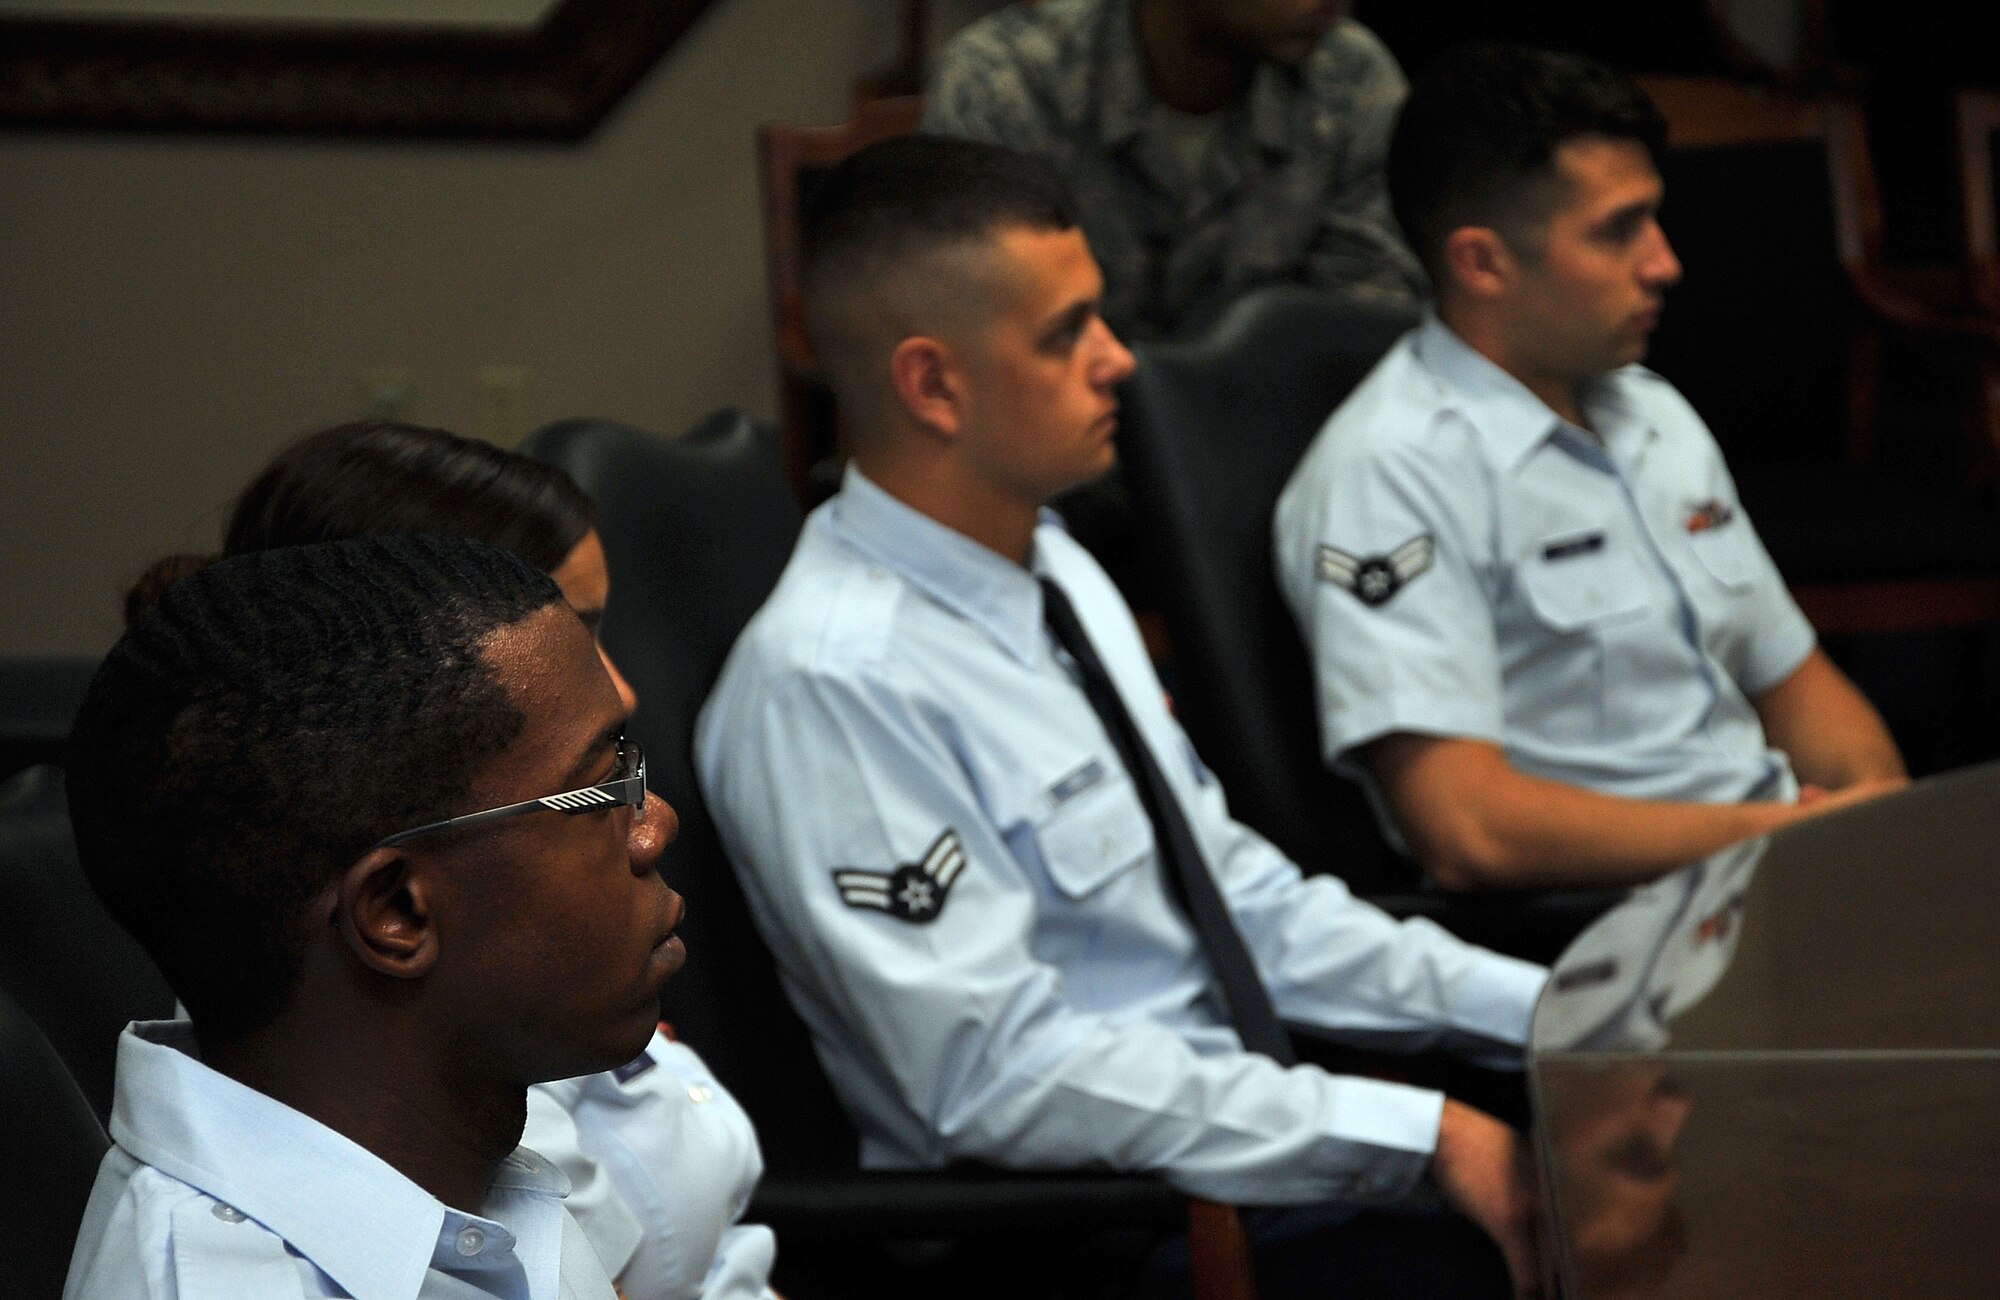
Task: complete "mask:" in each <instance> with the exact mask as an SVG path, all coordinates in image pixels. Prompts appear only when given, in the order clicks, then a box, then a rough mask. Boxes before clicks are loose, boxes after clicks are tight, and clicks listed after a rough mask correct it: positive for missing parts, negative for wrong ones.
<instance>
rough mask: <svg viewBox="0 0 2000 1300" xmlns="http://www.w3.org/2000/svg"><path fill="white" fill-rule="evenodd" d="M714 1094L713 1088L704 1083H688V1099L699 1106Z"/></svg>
mask: <svg viewBox="0 0 2000 1300" xmlns="http://www.w3.org/2000/svg"><path fill="white" fill-rule="evenodd" d="M714 1095H715V1093H714V1091H713V1090H712V1089H710V1088H708V1087H706V1086H704V1085H702V1084H699V1083H691V1084H689V1085H688V1100H689V1101H691V1102H693V1103H694V1104H695V1105H697V1106H699V1105H701V1104H702V1103H703V1102H705V1101H707V1100H708V1099H709V1098H710V1097H713V1096H714Z"/></svg>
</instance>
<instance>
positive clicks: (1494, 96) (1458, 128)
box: [1388, 45, 1667, 287]
mask: <svg viewBox="0 0 2000 1300" xmlns="http://www.w3.org/2000/svg"><path fill="white" fill-rule="evenodd" d="M1666 132H1667V128H1666V121H1665V119H1664V118H1662V117H1661V116H1660V111H1659V109H1657V108H1655V107H1654V105H1653V102H1652V100H1650V99H1648V98H1647V97H1646V92H1645V91H1643V90H1641V89H1639V87H1638V86H1637V85H1636V84H1634V83H1633V81H1632V79H1631V78H1629V77H1627V76H1625V75H1624V74H1622V73H1618V72H1614V71H1612V70H1611V69H1610V68H1607V67H1605V66H1603V65H1602V64H1599V63H1593V62H1592V61H1590V60H1589V59H1585V58H1580V57H1578V56H1576V55H1573V54H1558V53H1555V52H1553V51H1549V50H1535V49H1528V48H1525V47H1522V46H1512V45H1477V46H1468V47H1465V48H1462V49H1458V50H1454V51H1452V52H1451V53H1449V54H1446V55H1444V56H1443V57H1441V58H1439V59H1437V60H1436V61H1435V62H1433V63H1432V64H1431V65H1430V66H1429V67H1428V68H1426V69H1425V70H1424V72H1423V74H1422V75H1421V76H1419V77H1418V78H1417V79H1416V82H1415V84H1414V85H1413V86H1412V87H1411V89H1410V97H1409V99H1408V100H1407V101H1406V102H1405V103H1404V105H1403V111H1402V114H1401V116H1399V117H1398V118H1397V119H1396V129H1395V133H1394V135H1393V136H1392V137H1391V138H1390V142H1389V163H1388V179H1389V202H1390V206H1391V207H1392V208H1393V209H1394V210H1395V214H1396V220H1397V222H1398V223H1399V224H1401V226H1402V227H1403V235H1404V237H1405V238H1407V239H1408V240H1409V241H1410V247H1411V248H1412V249H1413V250H1415V252H1416V254H1417V256H1418V258H1419V259H1421V260H1422V261H1423V263H1424V269H1425V270H1427V271H1428V272H1429V273H1430V277H1431V282H1432V283H1433V284H1436V285H1438V286H1440V287H1442V286H1444V285H1445V284H1447V283H1449V281H1448V279H1447V278H1446V277H1447V275H1448V272H1447V270H1446V268H1445V266H1444V264H1443V262H1444V243H1445V239H1446V238H1447V237H1448V236H1449V235H1450V234H1451V232H1452V231H1454V230H1458V229H1460V228H1462V227H1465V226H1486V227H1490V228H1492V229H1494V230H1497V231H1499V232H1500V234H1501V235H1502V236H1503V237H1504V238H1506V240H1507V241H1508V244H1509V245H1510V246H1511V247H1513V248H1514V249H1515V251H1516V252H1519V253H1522V254H1524V255H1532V254H1535V253H1538V252H1539V245H1538V244H1537V242H1536V241H1537V240H1538V239H1539V237H1540V227H1541V224H1542V222H1544V221H1545V220H1546V219H1547V218H1548V216H1549V215H1550V214H1551V213H1552V212H1553V211H1554V210H1555V207H1556V206H1557V205H1558V204H1559V203H1560V201H1561V190H1560V189H1559V188H1558V187H1557V177H1556V170H1555V155H1556V151H1557V150H1558V149H1560V148H1562V146H1563V145H1565V144H1567V143H1569V142H1570V141H1572V140H1577V139H1582V138H1587V137H1595V138H1603V139H1611V140H1632V141H1636V142H1637V143H1639V144H1641V145H1643V146H1645V149H1646V152H1647V153H1648V154H1649V155H1651V156H1652V158H1653V159H1654V163H1655V165H1656V166H1657V165H1658V160H1659V156H1660V151H1661V149H1662V148H1663V146H1664V144H1665V141H1666Z"/></svg>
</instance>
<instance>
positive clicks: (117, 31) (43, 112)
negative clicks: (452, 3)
mask: <svg viewBox="0 0 2000 1300" xmlns="http://www.w3.org/2000/svg"><path fill="white" fill-rule="evenodd" d="M712 3H713V0H551V3H550V4H549V5H548V7H547V9H546V10H544V11H542V12H541V13H540V14H539V16H537V17H535V18H534V19H533V20H532V21H521V22H516V23H513V24H511V25H510V24H507V23H495V24H490V25H474V24H467V23H464V22H458V23H450V22H426V21H420V20H413V21H383V20H382V19H381V18H380V17H379V15H380V14H381V13H382V7H381V6H380V5H379V4H377V5H375V6H373V7H372V10H371V12H372V13H373V14H374V15H377V16H375V17H373V18H369V19H357V20H355V21H348V20H346V19H343V18H340V17H338V16H330V17H326V18H316V19H314V20H313V21H310V22H307V21H302V20H293V19H283V20H276V19H251V18H242V19H238V18H206V17H204V18H197V17H175V16H154V15H153V14H151V13H147V14H145V15H144V16H103V15H101V14H96V13H93V14H90V15H88V16H86V15H83V14H80V13H77V14H72V13H65V12H63V11H62V9H61V6H60V4H59V3H54V2H53V0H52V3H50V4H48V5H47V6H45V7H44V8H43V9H42V10H41V11H40V12H36V13H19V12H15V13H9V12H8V11H7V9H5V8H0V126H4V127H35V128H70V129H86V130H87V129H98V130H136V131H198V132H236V133H274V134H299V135H333V136H407V137H432V138H455V139H467V138H474V139H476V138H491V139H525V140H537V139H539V140H580V139H583V138H584V137H586V136H588V135H589V134H590V133H591V131H592V130H593V129H595V128H596V126H597V125H598V123H600V122H601V121H603V120H604V118H605V117H606V116H607V115H608V114H609V113H610V111H611V110H612V108H613V107H614V106H616V105H617V103H618V102H619V100H620V99H622V98H623V97H624V95H625V93H626V92H627V91H628V90H630V89H631V88H632V86H633V85H634V84H636V83H637V82H638V80H639V79H640V77H642V76H644V75H645V73H646V72H647V70H648V69H650V68H651V67H652V66H653V65H654V64H655V63H657V62H658V61H659V59H660V57H661V56H662V55H664V54H665V53H666V52H667V50H669V49H670V48H672V46H673V44H674V43H675V42H676V41H677V40H679V39H680V37H681V36H682V35H683V34H685V33H686V32H687V30H688V29H689V28H690V27H691V26H693V24H694V22H695V20H696V19H698V18H700V17H701V15H702V14H703V12H705V11H706V10H707V9H708V8H709V6H710V5H711V4H712ZM318 8H319V9H321V10H323V11H327V12H332V13H337V6H336V7H332V8H329V7H327V6H319V7H318Z"/></svg>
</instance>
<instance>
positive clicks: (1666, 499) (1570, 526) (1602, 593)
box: [1273, 317, 1813, 803]
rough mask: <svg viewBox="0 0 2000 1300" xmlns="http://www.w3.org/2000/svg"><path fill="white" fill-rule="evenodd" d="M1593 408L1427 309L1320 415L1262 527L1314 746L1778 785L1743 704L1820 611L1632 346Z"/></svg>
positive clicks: (1619, 780) (1771, 793)
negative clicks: (1409, 739) (1297, 658)
mask: <svg viewBox="0 0 2000 1300" xmlns="http://www.w3.org/2000/svg"><path fill="white" fill-rule="evenodd" d="M1584 410H1585V414H1586V416H1587V418H1588V420H1589V422H1590V424H1591V426H1592V429H1593V430H1594V432H1595V434H1596V435H1597V436H1596V437H1593V436H1592V434H1591V433H1590V432H1586V431H1584V430H1581V429H1577V428H1575V427H1573V426H1571V425H1568V424H1566V423H1565V422H1564V421H1563V420H1562V419H1560V418H1559V417H1558V416H1557V415H1556V414H1555V412H1553V411H1552V410H1550V409H1549V407H1548V406H1547V405H1546V404H1545V403H1543V402H1542V401H1541V400H1540V399H1539V398H1537V397H1536V396H1535V395H1534V394H1532V393H1531V392H1529V391H1528V389H1527V388H1525V387H1524V386H1522V385H1521V383H1520V382H1519V381H1517V380H1515V379H1514V378H1513V377H1512V376H1510V375H1508V374H1507V373H1506V372H1505V371H1503V370H1501V369H1500V368H1499V367H1498V366H1496V365H1494V364H1493V363H1492V362H1491V361H1489V360H1487V359H1486V358H1485V357H1483V356H1481V355H1480V354H1479V353H1477V352H1475V351H1474V350H1473V349H1472V348H1471V347H1470V346H1468V345H1467V344H1466V343H1465V342H1464V341H1463V340H1462V339H1460V338H1459V337H1458V336H1457V335H1456V334H1455V333H1453V332H1452V331H1451V330H1450V329H1449V328H1448V327H1447V326H1445V325H1444V324H1443V323H1442V322H1441V321H1439V320H1438V319H1436V318H1435V317H1431V318H1429V319H1427V320H1426V321H1425V322H1424V323H1423V324H1422V325H1420V326H1418V327H1417V328H1416V329H1415V330H1413V331H1411V332H1410V333H1409V334H1407V335H1405V336H1404V337H1403V339H1402V340H1401V341H1399V342H1398V343H1397V344H1396V346H1395V347H1394V348H1392V349H1391V350H1390V352H1389V354H1388V356H1387V357H1385V358H1384V359H1383V361H1382V362H1381V364H1380V365H1378V366H1377V367H1376V369H1375V370H1374V372H1373V373H1372V374H1370V375H1369V376H1368V378H1367V379H1366V380H1364V381H1363V382H1362V384H1361V386H1360V387H1359V388H1357V389H1356V390H1355V392H1354V393H1353V395H1352V396H1351V397H1349V399H1348V400H1347V401H1346V402H1344V403H1342V404H1341V407H1340V409H1339V410H1337V411H1335V412H1334V414H1333V417H1332V418H1331V419H1330V420H1328V421H1327V425H1326V428H1325V429H1323V430H1322V431H1321V432H1320V434H1319V436H1318V438H1317V439H1316V440H1315V441H1314V443H1313V445H1312V447H1311V449H1310V450H1309V451H1308V452H1307V453H1306V457H1305V459H1304V460H1303V461H1302V462H1301V463H1300V465H1299V467H1298V469H1297V470H1296V471H1294V473H1293V475H1292V478H1291V481H1290V482H1289V483H1288V484H1287V485H1286V487H1285V491H1284V493H1283V495H1282V496H1281V497H1280V498H1279V501H1278V510H1277V515H1276V518H1275V520H1274V523H1273V531H1274V536H1275V542H1276V564H1277V572H1278V581H1279V584H1280V586H1281V587H1282V588H1283V590H1284V592H1285V596H1286V599H1287V600H1288V601H1289V603H1290V604H1291V607H1292V610H1293V613H1294V614H1295V615H1296V616H1297V618H1298V620H1299V623H1300V626H1301V628H1302V630H1303V631H1304V633H1305V636H1306V640H1307V642H1308V643H1309V644H1310V646H1311V648H1312V652H1313V661H1314V665H1315V673H1316V677H1317V687H1318V695H1319V708H1320V727H1321V740H1322V746H1323V749H1324V752H1325V755H1326V757H1327V759H1328V761H1329V762H1336V763H1337V762H1339V761H1340V760H1341V759H1342V758H1343V756H1344V755H1346V754H1348V753H1349V752H1350V751H1352V750H1353V749H1354V748H1355V747H1356V746H1358V745H1361V744H1364V743H1366V742H1368V741H1370V740H1373V739H1375V738H1377V737H1379V736H1384V735H1388V734H1390V733H1393V732H1399V731H1400V732H1416V733H1422V734H1429V735H1438V736H1459V737H1468V738H1476V739H1480V740H1486V741H1491V742H1493V743H1494V744H1497V745H1499V746H1500V747H1501V748H1502V749H1503V750H1504V751H1505V752H1506V755H1507V758H1508V761H1509V762H1510V763H1511V764H1512V765H1513V766H1514V767H1516V768H1517V769H1519V770H1521V771H1523V772H1526V773H1528V774H1530V775H1534V776H1539V777H1544V778H1547V779H1551V780H1557V781H1563V782H1566V783H1569V784H1572V785H1577V786H1582V787H1585V788H1588V789H1592V790H1597V791H1601V792H1604V793H1607V794H1615V795H1623V796H1627V797H1631V798H1645V799H1677V800H1693V801H1703V802H1716V803H1720V802H1733V801H1738V800H1744V799H1752V798H1782V797H1788V796H1789V795H1791V794H1792V792H1793V790H1794V784H1793V780H1792V775H1791V770H1790V767H1789V765H1788V764H1787V762H1786V760H1785V757H1784V755H1783V754H1781V753H1779V752H1778V751H1776V750H1774V749H1772V748H1771V747H1770V746H1769V745H1768V744H1767V743H1766V741H1765V738H1764V732H1763V726H1762V724H1761V722H1760V721H1759V719H1758V716H1757V712H1756V710H1755V708H1754V707H1753V706H1752V701H1753V700H1754V699H1755V698H1756V697H1757V696H1759V695H1761V694H1762V693H1763V692H1765V691H1767V690H1769V689H1770V688H1771V687H1773V686H1775V685H1777V684H1778V683H1779V682H1780V681H1782V680H1783V679H1784V678H1785V677H1786V676H1788V675H1789V674H1790V673H1791V672H1792V671H1793V670H1794V669H1796V668H1797V667H1798V666H1799V665H1800V664H1801V663H1802V662H1803V661H1804V660H1805V657H1806V655H1807V654H1808V653H1809V652H1810V651H1811V650H1812V647H1813V631H1812V628H1811V626H1810V625H1809V624H1808V623H1807V622H1806V620H1805V617H1804V615H1802V614H1801V613H1800V612H1799V609H1798V606H1797V605H1796V604H1794V603H1793V601H1792V599H1791V596H1790V594H1789V593H1788V592H1787V591H1786V589H1785V585H1784V581H1783V580H1782V579H1781V578H1780V577H1779V576H1778V572H1777V570H1776V568H1774V567H1773V565H1772V563H1771V559H1770V556H1769V555H1768V554H1766V553H1765V550H1764V547H1763V544H1762V543H1761V542H1760V541H1759V540H1758V538H1757V533H1756V531H1755V529H1753V528H1752V527H1751V524H1750V520H1749V518H1748V517H1747V516H1746V515H1745V514H1744V512H1743V508H1742V505H1741V504H1740V502H1739V501H1738V500H1737V495H1736V485H1735V483H1734V482H1733V481H1732V480H1731V479H1730V476H1729V471H1728V469H1727V468H1725V466H1724V465H1723V461H1722V453H1721V451H1720V450H1719V449H1718V448H1717V446H1716V444H1715V439H1714V438H1713V436H1712V435H1711V434H1710V433H1709V431H1708V427H1707V426H1706V425H1704V424H1703V423H1702V421H1701V418H1700V417H1699V416H1697V415H1696V414H1695V412H1694V410H1693V408H1692V407H1690V406H1689V405H1688V403H1687V401H1686V400H1685V399H1684V398H1682V397H1681V395H1680V394H1679V393H1678V392H1676V391H1675V390H1674V388H1673V386H1672V385H1670V384H1668V383H1667V382H1666V381H1665V380H1663V379H1661V378H1660V377H1659V376H1658V375H1655V374H1653V373H1652V372H1651V371H1648V370H1646V369H1644V368H1643V367H1640V366H1626V367H1624V368H1622V369H1620V370H1616V371H1613V372H1611V373H1610V374H1607V375H1604V376H1602V377H1601V378H1600V379H1598V380H1597V381H1595V382H1593V383H1592V384H1591V385H1590V386H1588V388H1587V389H1586V391H1585V393H1584Z"/></svg>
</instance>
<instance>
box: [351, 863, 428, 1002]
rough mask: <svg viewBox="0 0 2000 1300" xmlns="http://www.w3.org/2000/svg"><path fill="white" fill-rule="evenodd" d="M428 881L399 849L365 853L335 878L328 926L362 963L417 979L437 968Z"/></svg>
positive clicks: (401, 977)
mask: <svg viewBox="0 0 2000 1300" xmlns="http://www.w3.org/2000/svg"><path fill="white" fill-rule="evenodd" d="M435 901H436V900H435V899H434V898H433V897H432V893H431V889H430V880H429V877H428V876H426V875H425V874H424V873H423V872H421V871H419V870H418V869H417V864H416V863H415V862H413V861H412V860H411V859H410V856H409V855H408V854H407V853H405V852H404V851H403V850H402V849H400V848H378V849H370V850H368V852H367V853H365V854H363V855H362V856H361V857H360V858H358V859H356V860H355V862H354V865H352V866H350V867H349V868H348V869H347V871H346V873H345V874H343V875H342V876H341V878H340V896H339V901H338V902H337V903H336V905H335V906H336V909H337V910H336V911H335V913H334V924H335V925H337V926H339V927H340V933H341V937H342V938H343V939H345V940H346V941H347V946H348V948H349V949H351V950H352V951H353V953H354V955H355V956H356V957H358V958H359V959H360V960H361V963H362V965H364V966H367V967H368V968H369V969H370V970H374V971H379V972H380V973H381V974H384V975H388V976H392V977H394V978H396V979H417V978H420V977H421V976H423V975H426V974H428V973H429V972H430V970H431V968H432V967H434V966H435V965H437V960H438V934H437V923H436V917H435V916H434V915H433V910H432V909H433V905H434V903H435Z"/></svg>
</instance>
